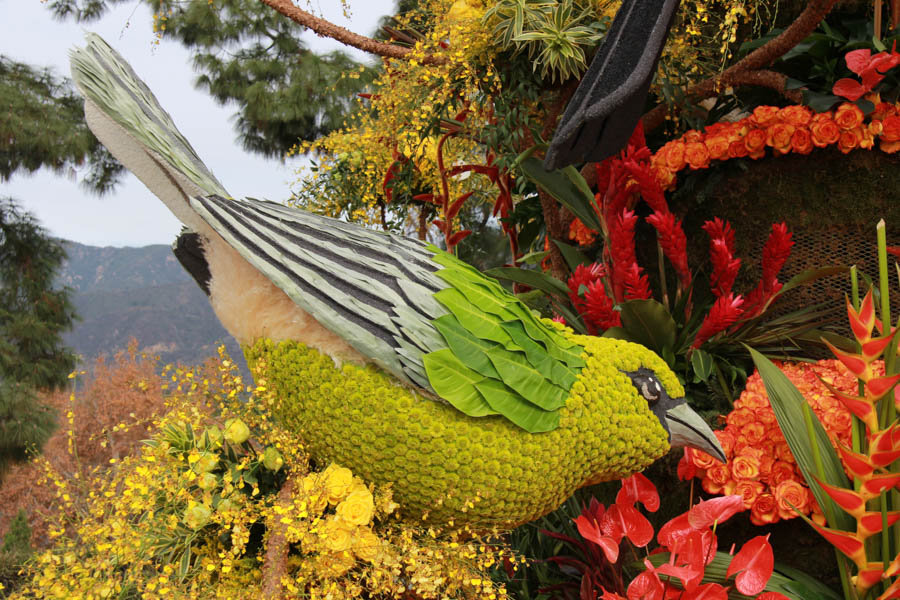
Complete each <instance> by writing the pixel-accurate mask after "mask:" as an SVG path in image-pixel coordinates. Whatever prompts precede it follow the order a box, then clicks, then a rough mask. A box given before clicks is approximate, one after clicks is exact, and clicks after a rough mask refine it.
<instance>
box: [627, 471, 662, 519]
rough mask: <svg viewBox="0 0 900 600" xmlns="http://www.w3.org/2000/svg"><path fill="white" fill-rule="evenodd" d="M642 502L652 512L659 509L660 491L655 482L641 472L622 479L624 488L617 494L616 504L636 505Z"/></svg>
mask: <svg viewBox="0 0 900 600" xmlns="http://www.w3.org/2000/svg"><path fill="white" fill-rule="evenodd" d="M635 502H640V503H641V504H643V505H644V508H646V509H647V510H649V511H650V512H656V511H657V510H659V493H658V492H657V491H656V486H655V485H653V482H652V481H650V480H649V479H647V478H646V477H645V476H644V475H641V474H640V473H635V474H634V475H632V476H631V477H629V478H627V479H623V480H622V489H620V490H619V493H618V494H617V495H616V504H621V505H629V506H631V505H634V503H635Z"/></svg>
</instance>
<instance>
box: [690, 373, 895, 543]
mask: <svg viewBox="0 0 900 600" xmlns="http://www.w3.org/2000/svg"><path fill="white" fill-rule="evenodd" d="M780 367H781V370H782V372H783V373H784V374H785V375H787V377H788V379H790V380H791V382H792V383H793V384H794V385H795V386H796V387H797V389H798V390H800V393H801V394H802V395H803V397H804V398H806V400H807V402H809V405H810V408H812V409H813V412H814V413H815V414H816V416H817V417H818V418H819V421H821V423H822V425H823V426H824V427H825V431H826V432H828V435H829V436H830V437H831V438H832V439H833V440H836V441H838V442H840V443H841V444H843V445H844V446H847V447H849V446H850V435H851V434H850V427H851V423H852V417H851V415H850V412H849V411H848V410H847V409H846V408H845V407H844V405H843V404H842V403H841V402H840V401H838V400H837V399H836V398H835V397H834V396H833V395H832V394H831V393H830V392H829V390H828V388H827V386H826V383H827V384H830V385H832V386H833V387H834V388H835V389H837V390H840V391H843V392H846V393H850V394H854V393H856V391H857V385H858V382H857V379H856V376H854V375H853V374H852V373H850V372H848V370H847V369H846V368H844V367H843V365H841V364H840V361H838V360H834V359H829V360H820V361H819V362H816V363H784V364H782V365H780ZM883 369H884V366H883V363H880V362H879V363H878V365H876V368H875V369H874V370H875V371H879V372H883ZM823 382H824V383H823ZM725 423H726V425H725V428H724V429H721V430H719V431H716V432H715V433H716V437H717V438H718V439H719V442H720V443H721V444H722V449H723V450H724V451H725V455H726V456H727V457H728V463H727V464H722V463H720V462H718V461H717V460H715V459H714V458H712V457H711V456H709V455H708V454H706V453H704V452H700V451H697V450H693V449H689V450H687V451H686V452H685V455H684V458H683V459H682V461H681V463H680V464H679V466H678V473H679V476H681V477H682V478H683V479H691V478H693V477H698V478H700V480H701V485H702V486H703V489H704V490H705V491H706V492H708V493H710V494H721V495H729V494H738V495H740V496H742V497H743V499H744V506H745V507H746V508H749V509H750V520H751V521H752V522H753V523H754V524H755V525H765V524H768V523H774V522H777V521H779V520H782V519H793V518H794V517H796V516H797V513H795V512H794V510H793V508H792V506H793V507H796V508H797V510H798V511H800V512H802V513H803V514H806V515H809V514H812V516H813V519H814V520H817V521H818V522H820V523H822V522H824V520H823V516H822V509H821V508H819V506H818V504H817V503H816V500H815V498H813V495H812V493H811V492H810V491H809V487H808V486H807V485H806V481H805V480H804V478H803V475H802V474H801V473H800V470H799V468H798V467H797V464H796V461H795V460H794V456H793V455H792V454H791V450H790V448H789V447H788V445H787V442H786V441H785V439H784V435H783V434H782V433H781V430H780V429H779V427H778V423H777V422H776V420H775V413H774V412H773V411H772V406H771V404H770V403H769V397H768V395H767V394H766V388H765V385H764V384H763V381H762V378H761V377H760V376H759V373H754V374H753V375H751V376H750V378H748V379H747V387H746V389H745V390H744V392H743V393H742V394H741V397H740V398H738V400H737V401H736V402H735V403H734V409H733V410H732V411H731V412H730V413H728V415H727V416H726V417H725Z"/></svg>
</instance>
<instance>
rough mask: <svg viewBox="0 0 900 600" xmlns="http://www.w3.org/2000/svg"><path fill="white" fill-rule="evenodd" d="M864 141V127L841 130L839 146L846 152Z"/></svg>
mask: <svg viewBox="0 0 900 600" xmlns="http://www.w3.org/2000/svg"><path fill="white" fill-rule="evenodd" d="M862 141H863V134H862V129H859V128H856V129H847V130H844V131H842V132H841V136H840V137H839V138H838V148H839V149H840V151H841V152H842V153H844V154H847V153H848V152H850V151H851V150H854V149H856V148H858V147H859V146H860V144H861V143H862Z"/></svg>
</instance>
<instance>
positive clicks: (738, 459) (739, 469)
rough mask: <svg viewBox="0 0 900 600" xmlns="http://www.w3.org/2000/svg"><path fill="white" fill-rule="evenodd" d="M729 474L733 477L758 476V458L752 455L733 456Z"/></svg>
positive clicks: (748, 477)
mask: <svg viewBox="0 0 900 600" xmlns="http://www.w3.org/2000/svg"><path fill="white" fill-rule="evenodd" d="M731 474H732V475H733V476H734V478H735V479H756V478H757V477H759V459H758V458H756V457H754V456H745V455H739V456H735V457H734V460H732V461H731Z"/></svg>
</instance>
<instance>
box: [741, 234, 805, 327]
mask: <svg viewBox="0 0 900 600" xmlns="http://www.w3.org/2000/svg"><path fill="white" fill-rule="evenodd" d="M791 238H792V234H791V232H790V231H788V228H787V224H785V223H783V222H782V223H774V224H773V225H772V233H770V234H769V239H768V240H767V241H766V245H765V246H764V247H763V256H762V278H761V279H760V281H759V285H757V286H756V288H754V289H753V291H752V292H750V293H749V294H748V295H747V305H746V311H747V313H748V315H749V316H756V315H758V314H760V313H761V312H762V311H763V309H765V306H766V304H767V303H768V302H769V301H770V300H771V299H772V297H773V296H774V295H775V294H777V293H778V290H780V289H781V283H780V282H779V281H778V273H779V271H781V268H782V267H783V266H784V263H785V262H786V261H787V259H788V257H789V256H790V255H791V248H792V247H793V245H794V241H793V240H792V239H791Z"/></svg>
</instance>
